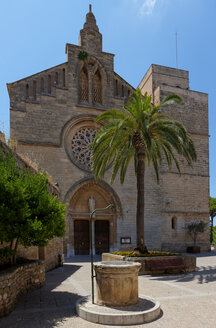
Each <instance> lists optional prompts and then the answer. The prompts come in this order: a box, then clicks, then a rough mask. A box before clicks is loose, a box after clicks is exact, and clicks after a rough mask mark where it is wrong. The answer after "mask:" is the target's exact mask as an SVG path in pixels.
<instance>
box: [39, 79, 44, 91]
mask: <svg viewBox="0 0 216 328" xmlns="http://www.w3.org/2000/svg"><path fill="white" fill-rule="evenodd" d="M40 91H41V92H44V78H43V77H41V83H40Z"/></svg>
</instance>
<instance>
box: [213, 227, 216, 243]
mask: <svg viewBox="0 0 216 328" xmlns="http://www.w3.org/2000/svg"><path fill="white" fill-rule="evenodd" d="M212 244H213V245H216V226H214V227H213V229H212Z"/></svg>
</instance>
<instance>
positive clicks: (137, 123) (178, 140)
mask: <svg viewBox="0 0 216 328" xmlns="http://www.w3.org/2000/svg"><path fill="white" fill-rule="evenodd" d="M174 102H177V103H181V98H179V97H178V96H176V95H169V96H167V97H166V99H165V100H164V101H163V102H162V103H161V104H160V105H158V106H153V105H152V98H151V96H148V95H147V94H146V95H145V96H144V97H142V95H141V92H140V90H139V89H138V90H137V91H136V92H134V93H133V94H132V95H131V97H130V98H129V101H128V105H127V106H125V107H124V111H120V110H115V109H113V110H109V111H106V112H104V113H103V114H102V115H100V116H99V117H98V118H97V119H96V122H107V123H106V124H105V125H104V126H103V127H102V128H101V129H100V130H99V132H98V133H97V135H96V137H95V139H94V142H93V144H92V153H93V165H92V168H93V171H94V173H95V178H96V179H98V178H101V177H103V176H104V174H105V172H106V169H107V167H108V165H109V164H110V162H111V161H113V165H112V176H111V183H113V182H114V179H115V177H116V175H117V173H118V172H120V181H121V183H123V182H124V178H125V174H126V171H127V167H128V165H129V162H130V160H131V159H132V158H134V161H135V172H136V177H137V214H136V227H137V228H136V236H137V249H138V250H139V251H140V252H147V248H146V246H145V242H144V173H145V167H146V164H148V165H150V163H152V164H153V167H154V170H155V173H156V178H157V181H159V170H158V168H159V165H160V164H161V163H162V160H163V159H165V160H166V162H167V164H168V167H169V168H171V165H172V161H174V162H175V165H176V167H177V169H178V171H179V172H180V168H179V164H178V160H177V157H176V154H179V155H182V156H183V157H184V158H185V159H186V161H187V163H188V164H189V165H192V161H193V160H196V152H195V148H194V145H193V142H192V140H191V138H190V137H189V135H188V134H187V132H186V130H185V128H184V127H183V126H182V124H180V123H179V122H177V121H175V120H173V119H172V118H171V117H170V116H168V115H164V114H162V113H161V112H160V108H161V107H162V106H164V105H165V104H172V103H174Z"/></svg>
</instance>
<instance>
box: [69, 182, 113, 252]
mask: <svg viewBox="0 0 216 328" xmlns="http://www.w3.org/2000/svg"><path fill="white" fill-rule="evenodd" d="M115 196H116V195H115V194H114V192H112V189H111V187H109V186H108V185H106V184H105V183H101V182H95V181H94V180H93V179H89V180H87V181H84V182H81V183H80V184H76V186H75V187H74V188H73V190H72V191H71V192H69V194H68V196H67V199H68V201H67V202H66V204H67V208H68V220H67V235H66V238H65V239H66V243H67V256H70V255H78V254H89V229H90V224H89V222H90V212H91V211H92V210H93V209H94V208H104V207H106V206H107V205H109V204H114V205H115V210H114V211H112V210H106V211H104V212H96V213H95V214H94V217H93V229H92V230H93V253H94V254H101V253H103V252H109V251H112V250H114V249H115V248H116V242H117V236H116V221H117V215H118V214H119V204H118V201H117V200H116V199H115V198H116V197H115Z"/></svg>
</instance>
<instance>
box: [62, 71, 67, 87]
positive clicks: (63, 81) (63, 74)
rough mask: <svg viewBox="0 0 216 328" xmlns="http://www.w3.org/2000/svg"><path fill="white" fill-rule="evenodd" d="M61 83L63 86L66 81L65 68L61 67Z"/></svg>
mask: <svg viewBox="0 0 216 328" xmlns="http://www.w3.org/2000/svg"><path fill="white" fill-rule="evenodd" d="M62 85H63V87H65V85H66V83H65V68H63V70H62Z"/></svg>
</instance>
